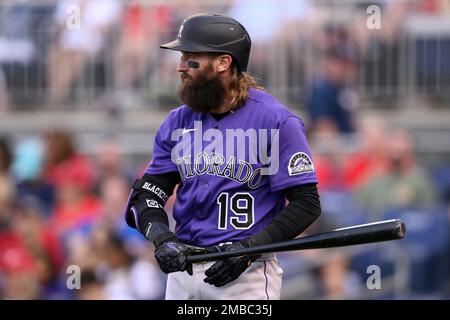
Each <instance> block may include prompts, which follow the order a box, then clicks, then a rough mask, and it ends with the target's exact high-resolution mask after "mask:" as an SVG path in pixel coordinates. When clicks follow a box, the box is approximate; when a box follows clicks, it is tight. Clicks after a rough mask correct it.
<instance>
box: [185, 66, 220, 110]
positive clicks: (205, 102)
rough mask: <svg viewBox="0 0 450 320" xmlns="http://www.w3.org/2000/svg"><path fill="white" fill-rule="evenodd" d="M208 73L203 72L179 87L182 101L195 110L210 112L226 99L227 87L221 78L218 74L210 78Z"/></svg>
mask: <svg viewBox="0 0 450 320" xmlns="http://www.w3.org/2000/svg"><path fill="white" fill-rule="evenodd" d="M206 74H207V73H206V72H205V73H203V74H201V75H200V76H199V77H198V78H197V79H196V80H191V79H189V80H185V81H184V82H183V83H182V84H181V85H180V87H179V89H178V97H179V98H180V100H181V102H183V103H184V104H186V105H188V106H189V108H191V110H192V111H194V112H200V113H207V112H210V111H212V110H214V109H216V108H217V107H219V106H220V105H221V104H222V103H223V101H224V99H225V87H224V86H223V84H222V82H221V81H220V80H219V78H218V77H217V76H216V77H214V78H212V79H211V80H208V79H207V76H206Z"/></svg>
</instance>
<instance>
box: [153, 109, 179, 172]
mask: <svg viewBox="0 0 450 320" xmlns="http://www.w3.org/2000/svg"><path fill="white" fill-rule="evenodd" d="M171 116H172V114H170V115H169V116H168V117H167V119H166V120H164V122H163V123H162V124H161V126H160V127H159V129H158V132H157V133H156V137H155V142H154V145H153V159H152V160H151V161H150V163H149V164H148V166H147V169H146V170H145V173H149V174H162V173H167V172H173V171H178V168H177V166H176V164H175V163H173V161H172V157H171V154H172V148H173V147H174V145H175V141H172V140H171V136H172V120H171V118H172V117H171Z"/></svg>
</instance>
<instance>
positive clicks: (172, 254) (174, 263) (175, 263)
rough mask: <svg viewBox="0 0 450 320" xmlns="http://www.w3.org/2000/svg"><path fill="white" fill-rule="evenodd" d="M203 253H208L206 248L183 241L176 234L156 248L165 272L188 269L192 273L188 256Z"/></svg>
mask: <svg viewBox="0 0 450 320" xmlns="http://www.w3.org/2000/svg"><path fill="white" fill-rule="evenodd" d="M201 253H206V251H205V249H204V248H199V247H195V246H190V245H187V244H184V243H181V242H179V241H178V240H177V239H176V238H175V236H174V237H173V238H171V239H169V240H167V241H166V242H164V243H162V244H160V245H159V246H158V247H157V248H156V250H155V258H156V261H158V264H159V267H160V268H161V270H162V271H163V272H164V273H171V272H178V271H187V272H188V273H189V274H190V275H192V266H191V265H188V263H187V257H188V256H189V255H194V254H201Z"/></svg>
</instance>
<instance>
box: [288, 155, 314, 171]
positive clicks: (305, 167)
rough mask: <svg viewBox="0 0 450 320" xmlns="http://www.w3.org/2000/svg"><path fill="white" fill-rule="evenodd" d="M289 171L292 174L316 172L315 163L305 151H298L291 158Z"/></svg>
mask: <svg viewBox="0 0 450 320" xmlns="http://www.w3.org/2000/svg"><path fill="white" fill-rule="evenodd" d="M288 171H289V175H290V176H295V175H297V174H302V173H308V172H314V165H313V163H312V161H311V158H310V157H309V156H308V155H307V154H306V153H304V152H297V153H296V154H294V155H293V156H292V157H291V160H289V165H288Z"/></svg>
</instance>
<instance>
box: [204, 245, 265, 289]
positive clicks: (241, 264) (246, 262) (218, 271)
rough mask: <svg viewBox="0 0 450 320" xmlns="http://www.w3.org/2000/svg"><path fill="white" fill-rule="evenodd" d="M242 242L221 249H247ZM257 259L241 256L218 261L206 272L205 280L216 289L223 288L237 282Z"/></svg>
mask: <svg viewBox="0 0 450 320" xmlns="http://www.w3.org/2000/svg"><path fill="white" fill-rule="evenodd" d="M245 247H246V246H244V245H243V243H242V242H240V241H238V242H234V243H232V244H230V245H224V246H220V247H215V248H220V249H221V251H230V250H237V249H242V248H245ZM256 258H257V257H250V256H241V257H233V258H228V259H225V260H220V261H217V262H216V263H215V264H213V265H212V266H211V267H210V268H209V269H208V270H206V271H205V275H206V278H205V279H204V280H203V281H204V282H206V283H209V284H211V285H213V286H216V287H221V286H224V285H226V284H227V283H230V282H231V281H234V280H236V279H237V278H238V277H239V276H240V275H241V274H242V273H243V272H244V271H245V270H246V269H247V268H248V267H249V266H250V264H251V263H252V262H253V261H254V260H256Z"/></svg>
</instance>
